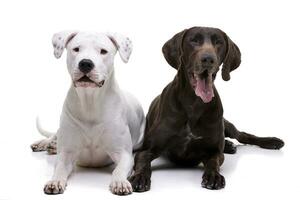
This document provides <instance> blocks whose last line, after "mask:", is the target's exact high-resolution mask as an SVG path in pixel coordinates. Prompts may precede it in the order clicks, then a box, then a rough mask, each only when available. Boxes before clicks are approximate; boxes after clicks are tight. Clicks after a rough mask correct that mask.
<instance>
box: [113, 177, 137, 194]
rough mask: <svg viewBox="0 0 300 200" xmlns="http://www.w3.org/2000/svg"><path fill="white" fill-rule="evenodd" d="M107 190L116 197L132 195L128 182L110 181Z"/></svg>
mask: <svg viewBox="0 0 300 200" xmlns="http://www.w3.org/2000/svg"><path fill="white" fill-rule="evenodd" d="M109 189H110V191H111V192H112V193H113V194H116V195H128V194H131V193H132V187H131V184H130V183H129V181H127V180H123V181H112V182H111V184H110V185H109Z"/></svg>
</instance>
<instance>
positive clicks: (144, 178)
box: [130, 27, 284, 192]
mask: <svg viewBox="0 0 300 200" xmlns="http://www.w3.org/2000/svg"><path fill="white" fill-rule="evenodd" d="M163 53H164V56H165V58H166V60H167V62H168V63H169V64H170V65H171V66H172V67H174V68H175V69H177V70H178V73H177V75H176V77H175V79H174V80H173V81H172V82H171V83H170V84H169V85H167V86H166V87H165V89H164V90H163V92H162V94H161V95H160V96H158V97H156V98H155V99H154V101H153V102H152V104H151V106H150V108H149V112H148V115H147V124H146V130H145V139H144V143H143V146H142V148H141V149H140V150H139V151H138V153H137V154H136V157H135V167H134V170H135V173H134V175H133V176H132V177H131V178H130V181H131V184H132V186H133V190H134V191H137V192H143V191H147V190H149V189H150V177H151V161H152V160H153V159H155V158H157V157H159V156H160V155H162V154H164V155H165V156H166V157H167V158H169V159H170V160H171V161H173V162H175V163H177V164H179V165H184V166H196V165H198V164H199V163H201V162H202V163H203V164H204V174H203V180H202V187H205V188H208V189H221V188H223V187H224V186H225V179H224V177H223V176H222V175H221V174H220V173H219V168H220V166H221V165H222V163H223V161H224V155H223V152H225V153H235V146H234V145H233V143H231V142H229V141H226V140H225V139H224V138H225V137H230V138H235V139H237V140H238V141H239V142H241V143H246V144H255V145H258V146H260V147H262V148H268V149H280V148H281V147H283V145H284V143H283V141H282V140H280V139H278V138H275V137H265V138H261V137H256V136H253V135H250V134H247V133H245V132H239V131H238V130H237V129H236V128H235V127H234V125H233V124H231V123H230V122H228V121H227V120H225V119H224V118H223V108H222V103H221V100H220V97H219V95H218V93H217V90H216V88H215V87H214V82H213V81H214V79H215V77H216V74H217V72H218V71H219V67H220V65H222V64H223V68H222V78H223V79H224V80H225V81H228V80H229V79H230V75H229V73H230V72H231V71H233V70H234V69H236V68H237V67H239V65H240V62H241V54H240V51H239V48H238V47H237V45H236V44H234V43H233V42H232V40H231V39H230V38H229V37H228V36H227V35H226V34H225V33H224V32H223V31H221V30H219V29H215V28H206V27H193V28H190V29H186V30H184V31H182V32H180V33H177V34H176V35H175V36H174V37H173V38H172V39H170V40H169V41H167V42H166V43H165V45H164V46H163Z"/></svg>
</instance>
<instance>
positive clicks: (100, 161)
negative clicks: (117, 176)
mask: <svg viewBox="0 0 300 200" xmlns="http://www.w3.org/2000/svg"><path fill="white" fill-rule="evenodd" d="M101 127H102V126H101V125H99V126H97V127H93V128H89V129H86V130H85V131H84V132H83V133H81V135H80V136H79V137H80V139H79V141H80V143H81V145H80V149H79V152H78V153H79V154H78V159H77V164H78V165H80V166H84V167H87V166H88V167H102V166H105V165H108V164H110V163H112V160H111V159H110V157H109V155H108V154H107V152H106V150H105V146H104V144H103V142H104V141H103V138H102V135H103V132H102V131H103V130H102V128H101Z"/></svg>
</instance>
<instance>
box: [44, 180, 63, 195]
mask: <svg viewBox="0 0 300 200" xmlns="http://www.w3.org/2000/svg"><path fill="white" fill-rule="evenodd" d="M66 186H67V183H66V181H62V180H54V181H49V182H48V183H47V184H46V185H45V187H44V192H45V194H62V193H64V191H65V189H66Z"/></svg>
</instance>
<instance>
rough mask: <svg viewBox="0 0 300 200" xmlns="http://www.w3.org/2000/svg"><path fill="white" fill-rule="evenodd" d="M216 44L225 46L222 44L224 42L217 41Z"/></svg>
mask: <svg viewBox="0 0 300 200" xmlns="http://www.w3.org/2000/svg"><path fill="white" fill-rule="evenodd" d="M215 44H216V45H221V44H223V42H222V40H216V41H215Z"/></svg>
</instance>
